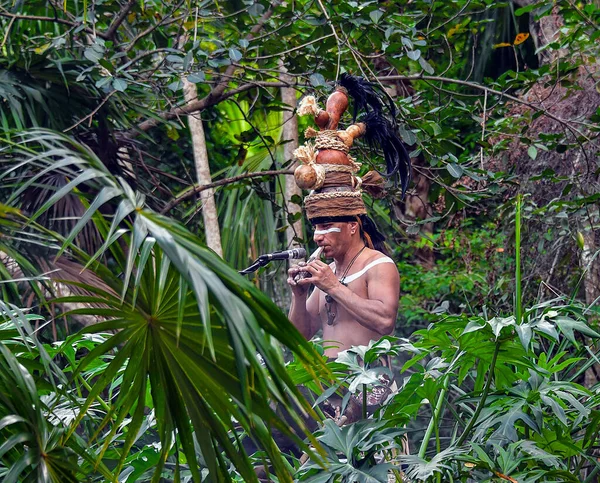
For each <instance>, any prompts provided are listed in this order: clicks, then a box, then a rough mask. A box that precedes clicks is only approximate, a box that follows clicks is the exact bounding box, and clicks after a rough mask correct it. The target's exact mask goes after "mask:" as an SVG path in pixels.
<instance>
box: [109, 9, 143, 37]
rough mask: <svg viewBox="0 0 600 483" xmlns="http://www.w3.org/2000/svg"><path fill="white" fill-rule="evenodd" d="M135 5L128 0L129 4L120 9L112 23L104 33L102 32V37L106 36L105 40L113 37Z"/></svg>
mask: <svg viewBox="0 0 600 483" xmlns="http://www.w3.org/2000/svg"><path fill="white" fill-rule="evenodd" d="M135 4H136V0H129V2H127V3H126V4H125V5H123V6H122V7H121V10H120V11H119V14H118V15H117V16H116V18H115V19H114V20H113V23H111V24H110V26H109V27H108V29H107V30H106V32H104V35H106V37H107V38H109V39H112V38H113V37H114V35H115V33H117V29H118V28H119V26H120V25H121V24H122V23H123V21H124V20H125V19H126V18H127V15H128V14H129V11H130V10H131V9H132V8H133V7H134V6H135Z"/></svg>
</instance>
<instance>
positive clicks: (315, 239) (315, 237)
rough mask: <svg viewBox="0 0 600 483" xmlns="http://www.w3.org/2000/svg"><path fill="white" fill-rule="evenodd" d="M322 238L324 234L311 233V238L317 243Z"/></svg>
mask: <svg viewBox="0 0 600 483" xmlns="http://www.w3.org/2000/svg"><path fill="white" fill-rule="evenodd" d="M323 238H325V235H321V234H318V235H317V234H314V235H313V240H314V241H315V243H319V242H320V241H321V240H323Z"/></svg>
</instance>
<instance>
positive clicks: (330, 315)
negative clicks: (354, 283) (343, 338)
mask: <svg viewBox="0 0 600 483" xmlns="http://www.w3.org/2000/svg"><path fill="white" fill-rule="evenodd" d="M365 248H367V246H366V245H363V247H362V248H361V249H360V250H359V251H358V253H357V254H356V255H354V258H353V259H352V260H350V263H349V264H348V266H347V267H346V270H344V273H343V274H342V276H341V278H340V279H339V281H340V283H341V284H342V285H344V286H345V287H346V286H347V285H346V284H345V283H344V281H345V280H346V276H347V275H348V272H349V271H350V268H352V265H354V262H355V261H356V259H357V258H358V257H359V256H360V254H361V253H362V252H363V250H364V249H365ZM335 271H336V272H337V266H336V267H335ZM334 303H335V300H334V299H333V297H332V296H331V295H329V294H326V295H325V311H326V312H327V325H333V324H334V323H335V318H336V317H337V313H335V312H334V311H333V304H334Z"/></svg>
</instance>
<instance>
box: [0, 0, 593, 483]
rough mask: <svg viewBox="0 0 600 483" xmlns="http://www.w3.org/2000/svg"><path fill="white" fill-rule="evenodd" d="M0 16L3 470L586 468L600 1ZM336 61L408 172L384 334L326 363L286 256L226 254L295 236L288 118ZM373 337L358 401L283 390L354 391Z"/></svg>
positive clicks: (391, 226) (190, 7)
mask: <svg viewBox="0 0 600 483" xmlns="http://www.w3.org/2000/svg"><path fill="white" fill-rule="evenodd" d="M0 26H1V27H2V29H1V32H0V33H1V35H0V39H1V40H0V49H1V50H2V56H1V57H0V122H1V124H2V127H1V130H2V131H1V134H0V161H1V162H2V165H1V167H0V184H1V186H2V190H1V192H0V260H1V262H2V263H0V276H1V278H2V280H0V282H1V283H0V290H1V292H2V298H1V300H0V478H1V479H2V481H3V482H17V481H23V482H25V481H45V482H66V481H127V482H132V481H194V482H199V481H228V480H234V481H257V474H256V472H255V467H258V466H261V465H264V467H265V468H267V469H268V471H270V473H271V474H270V476H269V478H271V479H272V480H273V481H298V480H299V481H313V482H334V481H343V482H355V481H357V482H379V481H381V482H387V481H389V480H390V479H395V481H427V482H442V481H444V482H449V481H462V482H500V481H512V482H515V481H516V482H519V483H525V482H531V483H533V482H559V481H565V482H566V481H574V482H577V481H584V482H593V481H597V480H598V475H600V463H599V460H598V445H599V440H598V434H599V430H600V382H599V381H600V374H599V372H598V367H600V365H599V363H600V361H599V360H598V354H599V349H598V343H597V340H598V338H600V334H599V332H600V331H599V329H598V319H599V314H600V310H599V309H598V301H599V300H600V235H599V234H598V233H600V230H599V226H600V210H599V208H600V207H599V202H600V142H599V141H598V139H599V137H598V136H599V134H600V70H599V68H598V56H600V47H599V46H600V3H599V2H598V1H597V0H563V1H537V2H536V1H533V0H512V1H507V2H506V1H505V2H501V1H496V0H448V1H442V2H440V1H432V0H412V1H410V2H409V1H402V0H398V1H385V2H375V1H365V2H352V1H350V2H322V1H321V0H316V1H314V0H306V1H305V0H298V1H294V2H281V1H278V0H273V1H269V2H268V1H260V0H258V1H255V0H233V1H230V2H216V1H215V2H211V1H209V0H207V1H198V2H185V1H181V2H162V1H158V0H137V1H136V0H127V1H126V0H119V1H99V0H96V1H86V0H84V1H81V0H65V1H64V2H58V1H55V0H47V1H39V0H32V1H28V2H20V1H17V2H13V1H7V0H0ZM342 72H350V73H353V74H357V75H363V76H365V77H367V78H369V79H371V80H373V81H376V82H380V83H381V84H382V85H383V86H385V87H386V88H387V89H388V90H389V92H390V95H392V96H393V98H394V102H395V103H396V105H397V107H398V112H399V118H398V121H399V124H400V134H401V136H402V139H403V140H404V142H405V143H406V145H407V146H408V147H409V149H410V151H411V156H412V158H413V164H414V179H413V184H412V187H411V189H410V191H409V193H408V195H407V197H406V199H404V200H402V199H401V197H400V195H399V193H398V190H397V189H396V188H395V187H394V186H393V184H392V185H391V186H389V190H388V196H387V197H386V198H385V199H384V200H381V201H373V202H370V203H369V204H370V206H371V208H370V209H371V211H372V213H373V216H374V217H375V218H376V220H377V222H378V224H379V226H380V227H381V229H382V230H383V231H384V232H385V233H386V235H387V237H388V245H389V249H390V251H391V252H392V253H393V254H394V258H395V260H396V261H397V264H398V268H399V271H400V274H401V287H402V294H401V301H400V309H399V313H398V322H397V331H396V337H386V338H384V339H382V340H381V341H379V342H374V343H372V344H371V345H370V346H369V347H357V348H355V349H353V350H350V351H347V352H346V353H344V354H343V355H342V356H341V357H340V359H339V360H338V361H336V362H335V363H328V362H326V361H325V360H324V359H323V358H322V356H321V354H322V347H321V346H320V344H319V342H318V341H313V342H307V341H305V340H304V339H303V338H302V337H301V335H300V334H299V333H298V332H297V331H296V330H295V329H294V328H293V326H292V325H291V324H290V323H289V321H288V320H287V318H286V316H285V313H284V312H285V310H286V307H287V297H288V294H287V290H286V287H285V278H286V276H285V267H284V266H283V265H282V264H272V265H271V266H268V267H266V268H264V269H262V270H261V271H260V272H259V273H258V274H257V276H256V277H254V278H250V279H248V278H244V277H241V276H240V275H239V274H238V273H237V270H240V269H242V268H243V267H245V266H247V265H248V264H249V263H250V262H251V261H252V260H253V259H254V258H255V257H256V255H257V254H259V253H264V252H267V251H273V250H276V249H280V248H282V247H283V246H286V245H289V244H291V243H293V242H300V243H305V244H307V246H308V247H309V248H310V243H311V242H310V227H307V226H302V224H301V223H300V224H299V223H298V222H299V220H300V219H301V213H299V212H298V208H299V204H300V203H301V197H300V196H299V194H298V193H293V192H291V191H290V189H289V187H286V181H287V180H289V179H290V177H289V174H290V166H291V163H292V159H291V157H290V154H289V153H290V150H289V147H290V146H291V145H293V144H294V143H295V142H296V141H295V140H294V139H293V135H291V134H290V131H289V129H288V128H289V126H290V125H293V124H292V121H290V116H291V114H293V111H294V109H295V107H296V106H295V104H296V102H295V101H296V100H297V99H299V98H300V96H302V95H304V94H306V93H312V94H316V95H317V97H320V98H321V99H323V98H324V97H325V96H326V95H327V94H328V93H329V91H330V89H331V86H332V82H333V81H335V80H336V79H337V78H339V76H340V74H341V73H342ZM290 92H292V101H291V102H290V101H289V93H290ZM199 119H200V120H201V122H200V123H199V126H198V120H199ZM293 119H295V118H293ZM307 122H308V121H306V120H304V119H301V120H300V126H299V128H297V129H296V127H294V129H293V131H294V132H296V133H297V132H300V133H302V131H303V128H304V127H306V126H307V125H308V124H307ZM194 126H196V127H194ZM300 137H302V134H300ZM202 152H206V153H207V154H208V156H207V158H208V165H206V166H204V167H203V168H200V164H201V158H202ZM199 153H200V154H199ZM356 156H357V157H358V158H360V160H361V161H362V162H363V163H364V166H363V169H365V171H366V170H367V168H368V166H367V165H368V164H369V163H374V164H377V163H378V162H380V160H378V159H376V158H374V157H366V153H365V151H363V150H361V148H360V147H359V148H358V150H357V152H356ZM202 169H204V170H205V171H202ZM208 170H209V172H208V177H209V178H208V179H206V173H207V171H208ZM207 188H214V190H215V191H214V196H213V195H212V194H211V191H210V190H208V189H207ZM213 198H214V201H215V205H216V213H217V215H218V219H213V220H211V219H210V217H207V216H206V214H207V213H208V212H209V208H210V206H209V204H210V203H211V202H212V199H213ZM215 235H219V238H220V242H219V243H220V246H222V257H220V256H219V255H218V254H217V253H216V252H219V249H218V248H216V246H215V245H214V244H213V241H212V240H213V239H214V236H215ZM208 247H210V248H208ZM385 354H387V355H390V356H392V357H393V359H394V361H395V362H396V367H395V373H396V374H395V375H396V381H397V383H398V391H397V392H396V393H395V394H394V395H393V397H391V398H389V399H388V401H387V403H386V404H385V405H384V407H383V408H382V409H381V410H379V411H378V412H376V413H375V414H374V415H371V416H370V417H369V419H366V420H362V421H359V422H357V423H353V424H349V425H346V426H342V427H338V426H337V425H336V424H335V423H334V422H333V421H332V420H325V421H322V420H321V417H322V416H323V415H322V414H321V413H320V411H319V408H318V406H314V407H313V405H312V404H311V403H312V402H308V401H306V400H305V399H304V397H303V395H302V392H301V391H300V390H299V389H298V385H299V384H303V385H306V386H308V387H311V388H313V389H314V390H315V391H316V392H317V393H324V394H328V393H329V394H330V393H331V392H332V391H335V390H336V389H337V388H338V387H339V386H340V385H345V386H347V387H349V388H350V391H351V392H354V393H356V394H359V395H360V394H361V393H362V392H364V391H369V390H372V389H373V387H374V386H376V385H377V384H379V382H378V378H377V376H378V375H379V374H380V373H381V371H382V370H383V369H382V368H381V367H376V364H374V361H375V360H376V359H377V358H378V357H380V356H381V355H385ZM361 361H364V364H363V363H362V362H361ZM348 394H350V393H348ZM273 403H277V405H278V407H279V408H288V409H290V410H291V414H292V415H295V418H296V421H295V423H296V424H297V425H298V427H299V428H300V429H301V430H300V432H299V433H297V434H295V435H292V436H291V437H292V438H295V441H296V443H297V444H298V445H299V447H301V448H302V449H303V450H304V451H305V453H306V455H305V456H304V457H302V458H299V459H298V458H295V457H292V456H289V455H285V454H282V452H281V451H280V450H279V448H277V446H276V445H275V443H274V441H273V438H272V433H273V432H274V431H280V432H283V433H286V432H287V433H290V426H289V424H288V423H287V422H284V421H283V420H281V419H280V418H279V414H278V412H277V411H276V409H275V406H274V404H273ZM303 412H304V413H306V414H307V415H311V416H312V417H313V418H314V419H316V420H318V421H319V425H320V426H319V428H320V429H318V430H317V431H316V432H311V431H309V430H308V428H305V427H304V426H303V422H302V419H301V418H300V414H301V413H303ZM244 438H246V441H247V440H248V439H251V440H252V445H247V444H242V441H243V440H244ZM405 439H407V440H408V446H409V452H408V453H409V454H405V453H406V452H405V451H404V450H405V449H406V448H405V446H406V444H405V443H406V441H405ZM250 447H252V448H258V450H256V451H255V450H254V449H252V450H250ZM307 456H308V457H307Z"/></svg>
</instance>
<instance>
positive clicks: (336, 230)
mask: <svg viewBox="0 0 600 483" xmlns="http://www.w3.org/2000/svg"><path fill="white" fill-rule="evenodd" d="M341 232H342V229H341V228H336V227H335V226H333V227H331V228H327V229H326V230H315V232H314V235H327V234H328V233H341Z"/></svg>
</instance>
